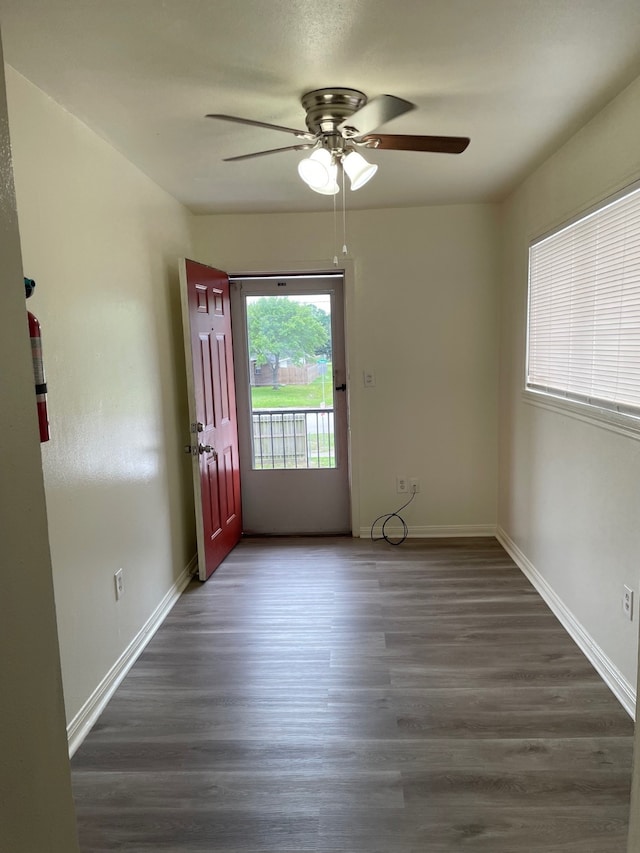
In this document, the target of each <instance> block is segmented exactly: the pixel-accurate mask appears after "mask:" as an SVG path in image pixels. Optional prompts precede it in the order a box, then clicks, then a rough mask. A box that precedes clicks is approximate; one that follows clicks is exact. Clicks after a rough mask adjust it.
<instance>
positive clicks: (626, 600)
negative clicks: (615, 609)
mask: <svg viewBox="0 0 640 853" xmlns="http://www.w3.org/2000/svg"><path fill="white" fill-rule="evenodd" d="M622 612H623V613H624V615H625V616H626V617H627V619H628V620H629V622H633V590H632V589H631V587H629V586H626V585H625V586H624V587H623V588H622Z"/></svg>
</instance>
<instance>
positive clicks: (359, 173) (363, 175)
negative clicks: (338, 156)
mask: <svg viewBox="0 0 640 853" xmlns="http://www.w3.org/2000/svg"><path fill="white" fill-rule="evenodd" d="M342 165H343V166H344V170H345V172H346V173H347V175H349V180H350V181H351V189H352V190H359V189H360V187H363V186H364V185H365V184H366V183H367V181H370V180H371V178H372V177H373V176H374V175H375V173H376V172H377V171H378V167H377V165H374V164H373V163H367V161H366V160H365V159H364V157H363V156H362V155H361V154H358V152H357V151H351V152H350V153H349V154H347V156H346V157H345V158H344V160H343V161H342Z"/></svg>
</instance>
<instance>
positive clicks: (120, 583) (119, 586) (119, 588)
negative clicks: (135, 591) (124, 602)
mask: <svg viewBox="0 0 640 853" xmlns="http://www.w3.org/2000/svg"><path fill="white" fill-rule="evenodd" d="M113 579H114V581H115V584H116V601H120V599H121V598H122V595H123V593H124V580H123V578H122V569H118V571H117V572H115V574H114V576H113Z"/></svg>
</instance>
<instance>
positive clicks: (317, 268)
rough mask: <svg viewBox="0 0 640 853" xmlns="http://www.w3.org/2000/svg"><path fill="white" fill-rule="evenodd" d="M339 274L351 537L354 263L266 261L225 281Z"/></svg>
mask: <svg viewBox="0 0 640 853" xmlns="http://www.w3.org/2000/svg"><path fill="white" fill-rule="evenodd" d="M326 272H342V273H343V275H344V281H343V287H344V334H345V342H344V343H345V366H346V371H347V392H346V393H347V419H348V426H347V449H348V456H349V500H350V505H351V530H352V534H351V535H352V536H354V537H358V536H359V535H360V527H361V525H360V488H359V485H360V465H359V462H360V460H359V456H358V449H359V447H360V441H359V436H360V428H361V426H360V415H359V412H360V411H361V399H360V394H361V388H360V385H359V383H358V382H356V381H354V378H355V377H357V376H360V375H361V373H362V370H361V366H360V364H359V363H358V362H357V347H356V346H355V341H354V340H353V336H354V332H353V330H354V329H355V327H356V326H355V323H354V313H355V311H354V307H355V263H354V261H353V260H352V259H351V258H344V259H340V261H339V263H338V265H337V266H335V265H334V263H333V261H332V260H327V259H324V260H320V261H294V262H292V261H291V260H290V259H289V260H287V261H283V262H282V263H281V264H278V263H274V262H273V261H269V262H268V263H265V264H264V265H258V266H256V267H252V268H250V269H246V268H243V269H239V270H235V269H229V270H228V274H229V278H231V279H234V278H243V277H244V278H249V277H251V276H260V275H271V276H279V275H281V276H283V277H284V276H287V275H304V274H305V273H308V274H313V273H326Z"/></svg>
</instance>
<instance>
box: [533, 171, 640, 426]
mask: <svg viewBox="0 0 640 853" xmlns="http://www.w3.org/2000/svg"><path fill="white" fill-rule="evenodd" d="M526 389H527V390H528V391H531V392H534V393H535V394H537V395H542V396H543V397H547V398H548V399H550V398H555V400H556V401H559V400H566V401H573V402H574V403H575V404H576V405H577V406H581V407H582V408H583V411H585V412H589V413H591V414H595V413H599V414H600V416H605V417H606V416H607V414H608V413H621V414H622V415H624V416H625V419H626V420H628V419H629V418H640V186H635V187H634V188H633V189H631V190H629V189H627V190H626V191H625V192H624V193H623V194H620V195H618V196H617V197H615V198H614V199H613V200H611V199H609V200H607V202H606V203H605V204H603V205H601V206H600V207H599V208H598V209H596V210H594V211H591V212H590V213H588V214H586V215H584V216H582V217H581V218H580V219H578V220H577V221H574V222H572V223H570V224H569V225H565V226H563V227H562V228H560V229H558V230H557V231H555V232H554V233H552V234H550V235H547V236H545V237H543V238H541V239H539V240H537V241H534V242H533V243H532V245H531V247H530V249H529V314H528V339H527V376H526ZM634 428H637V427H634Z"/></svg>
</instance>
